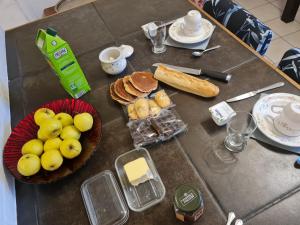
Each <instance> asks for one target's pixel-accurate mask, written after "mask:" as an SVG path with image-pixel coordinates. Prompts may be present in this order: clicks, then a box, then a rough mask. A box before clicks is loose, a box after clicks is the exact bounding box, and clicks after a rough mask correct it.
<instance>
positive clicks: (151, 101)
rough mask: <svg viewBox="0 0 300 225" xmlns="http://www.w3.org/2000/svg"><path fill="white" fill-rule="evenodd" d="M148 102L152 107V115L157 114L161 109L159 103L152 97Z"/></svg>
mask: <svg viewBox="0 0 300 225" xmlns="http://www.w3.org/2000/svg"><path fill="white" fill-rule="evenodd" d="M148 104H149V108H150V116H157V115H158V114H159V113H160V111H161V108H160V107H159V105H157V103H156V102H155V101H154V100H151V99H150V100H149V101H148Z"/></svg>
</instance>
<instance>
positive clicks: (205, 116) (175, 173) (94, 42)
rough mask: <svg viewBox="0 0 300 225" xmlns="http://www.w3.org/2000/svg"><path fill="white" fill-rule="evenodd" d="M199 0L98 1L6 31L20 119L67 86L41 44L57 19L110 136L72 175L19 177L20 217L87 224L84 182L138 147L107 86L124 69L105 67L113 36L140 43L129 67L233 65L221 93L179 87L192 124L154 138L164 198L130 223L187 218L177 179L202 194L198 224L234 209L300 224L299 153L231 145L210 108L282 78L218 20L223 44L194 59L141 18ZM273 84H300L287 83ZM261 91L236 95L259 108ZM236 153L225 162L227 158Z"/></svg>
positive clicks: (216, 224)
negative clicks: (28, 180)
mask: <svg viewBox="0 0 300 225" xmlns="http://www.w3.org/2000/svg"><path fill="white" fill-rule="evenodd" d="M192 8H193V6H192V5H191V4H189V2H187V1H184V0H173V1H171V0H152V1H149V0H122V1H116V0H110V1H107V0H98V1H96V2H94V3H92V4H88V5H85V6H82V7H79V8H76V9H73V10H70V11H67V12H65V13H62V14H59V15H56V16H52V17H48V18H46V19H42V20H39V21H36V22H33V23H30V24H27V25H24V26H21V27H18V28H16V29H13V30H10V31H8V32H6V47H7V60H8V75H9V90H10V104H11V116H12V126H15V125H16V124H17V123H18V122H19V121H20V120H21V119H22V118H23V117H24V116H25V115H27V114H28V113H30V112H31V111H32V110H34V109H35V108H37V107H38V106H39V105H41V104H43V103H45V102H48V101H51V100H54V99H59V98H67V97H69V96H68V94H67V93H66V92H65V91H64V90H63V88H62V87H61V86H60V84H59V82H58V79H57V78H56V77H55V75H54V74H53V72H52V71H51V69H50V67H49V66H48V65H47V63H46V61H45V60H44V58H43V57H42V55H41V53H40V52H39V50H38V49H37V47H36V46H35V44H34V37H35V34H36V32H37V30H38V29H39V28H45V27H47V26H51V27H54V28H55V29H56V30H57V31H58V32H59V35H60V36H61V37H62V38H63V39H65V40H67V41H68V42H69V44H70V45H71V48H72V49H73V51H74V53H75V54H76V57H77V59H78V61H79V63H80V65H81V67H82V69H83V71H84V73H85V74H86V77H87V79H88V82H89V83H90V85H91V87H92V91H91V92H89V93H88V94H86V95H85V96H83V98H82V99H84V100H86V101H88V102H90V103H91V104H93V105H94V106H95V107H96V109H97V110H98V111H99V113H100V114H101V117H102V120H103V138H102V142H101V145H100V147H99V149H97V151H96V153H95V154H94V155H93V157H92V158H91V159H90V160H89V161H88V163H87V165H86V166H84V167H83V168H82V169H80V170H79V171H78V172H76V173H75V174H73V175H72V176H69V177H67V178H66V179H64V180H62V181H59V182H57V183H54V184H49V185H27V184H23V183H19V182H16V193H17V210H18V224H20V225H23V224H24V225H34V224H40V225H48V224H49V225H53V224H57V225H58V224H59V225H60V224H67V225H71V224H72V225H75V224H80V225H83V224H89V222H88V218H87V214H86V211H85V208H84V205H83V201H82V199H81V195H80V185H81V184H82V182H83V181H84V180H85V179H87V178H89V177H91V176H93V175H95V174H97V173H99V172H101V171H103V170H106V169H110V170H113V172H114V173H115V170H114V167H113V165H114V160H115V159H116V157H117V156H118V155H120V154H122V153H124V152H126V151H128V150H131V149H132V148H133V145H132V141H131V138H130V135H129V131H128V129H127V127H126V125H125V124H126V118H125V117H124V115H123V113H122V109H121V107H120V106H119V105H118V104H116V103H114V102H113V101H112V100H111V98H110V97H109V95H108V84H109V83H111V82H113V81H114V80H115V79H116V78H115V77H111V76H108V75H106V74H105V73H104V72H103V71H102V70H101V68H100V63H99V61H98V54H99V52H100V51H101V50H102V49H104V48H105V47H108V46H111V45H120V44H130V45H132V46H133V47H134V48H135V53H134V55H133V56H132V57H131V58H130V59H129V61H128V67H127V70H126V71H125V72H124V74H125V73H130V72H132V71H136V70H145V69H147V68H149V67H150V65H152V64H153V63H154V62H166V63H170V64H175V65H182V66H189V67H205V68H207V69H214V70H218V71H228V72H230V73H231V74H233V78H232V81H231V82H230V83H228V84H225V83H221V82H218V81H213V82H214V83H215V84H217V85H218V86H219V87H220V95H219V96H218V97H216V98H214V99H203V98H201V97H197V96H195V95H191V94H187V93H184V92H181V91H178V90H176V89H173V88H171V87H167V86H163V87H164V88H166V89H167V90H168V91H169V92H170V93H172V100H173V101H174V102H175V103H176V105H177V106H176V110H177V111H178V113H179V114H180V115H181V117H182V118H183V120H184V121H185V122H186V123H187V124H188V127H189V129H188V132H187V133H185V134H182V135H180V136H179V137H177V138H174V139H172V140H171V141H169V142H166V143H163V144H157V145H155V146H151V147H148V150H149V151H150V154H151V156H152V158H153V160H154V163H155V164H156V167H157V170H158V172H159V174H160V175H161V178H162V180H163V182H164V184H165V186H166V190H167V194H166V198H165V199H164V200H163V202H162V203H161V204H159V205H156V206H155V207H152V208H150V209H148V210H146V211H145V212H142V213H135V212H132V211H131V212H130V217H129V221H128V224H149V225H150V224H151V225H152V224H153V225H154V224H162V225H168V224H181V222H179V221H177V220H176V219H175V216H174V213H173V209H172V197H173V194H174V190H175V188H176V186H177V185H179V184H181V183H192V184H194V185H196V186H198V187H199V188H200V189H201V191H202V192H203V194H204V199H205V212H204V215H203V217H202V218H201V219H200V220H199V221H198V222H197V223H196V224H199V225H200V224H203V225H223V224H225V222H226V216H227V213H228V212H229V211H234V212H235V213H236V215H237V216H238V217H241V218H243V219H244V221H245V222H246V224H251V225H269V224H270V225H271V224H272V225H297V224H299V222H298V221H299V220H298V217H299V213H300V207H299V204H298V201H299V199H300V195H299V192H298V191H299V190H300V170H297V169H296V168H294V161H295V159H296V158H297V156H296V155H294V154H290V153H287V152H284V151H281V150H280V149H277V148H274V147H271V146H267V145H265V144H263V143H259V142H257V141H255V140H250V141H249V145H248V147H247V150H245V151H244V152H242V153H239V154H231V153H229V152H228V151H226V150H225V149H224V146H223V140H224V136H225V133H226V131H225V128H224V127H222V128H220V127H217V126H216V125H215V124H214V123H213V121H212V120H211V119H210V116H209V113H208V110H207V109H208V107H210V106H212V105H214V104H216V103H218V102H220V101H222V100H225V99H227V98H229V97H233V96H236V95H238V94H240V93H244V92H246V91H250V90H254V89H258V88H261V87H264V86H266V85H269V84H271V83H274V82H278V81H284V78H283V77H281V76H280V75H279V74H278V73H277V72H276V71H275V70H274V69H272V68H271V67H269V66H268V65H267V64H265V63H264V62H263V61H262V60H261V59H259V58H258V57H257V56H255V55H254V54H253V53H252V52H251V51H249V50H248V49H247V48H245V47H244V46H243V45H241V44H240V43H239V42H237V40H235V39H234V38H232V37H231V36H230V35H229V34H228V33H226V32H225V31H224V30H223V29H221V28H220V27H217V28H216V30H215V32H214V34H213V36H212V39H211V41H210V46H214V45H216V44H220V45H222V48H220V49H218V50H216V51H213V52H210V53H208V54H205V55H204V56H202V57H201V58H200V59H199V58H192V57H191V51H190V50H184V49H176V48H171V47H168V49H167V52H166V53H164V54H162V55H155V54H152V52H151V44H150V42H149V41H148V40H147V39H146V38H145V36H144V34H143V32H142V31H141V29H140V26H141V25H143V24H145V23H147V22H149V21H153V20H160V19H161V20H170V19H174V18H178V17H179V16H182V15H184V14H185V13H186V12H187V11H188V10H190V9H192ZM272 92H289V93H294V94H298V95H299V90H298V89H296V88H295V87H294V86H292V85H291V84H289V83H288V82H286V85H285V86H284V87H283V88H281V89H278V90H274V91H272ZM257 99H258V96H257V97H253V98H250V99H247V100H244V101H240V102H236V103H233V104H232V107H233V108H234V109H243V110H249V111H250V110H251V109H252V107H253V105H254V103H255V101H256V100H257ZM220 155H221V156H223V157H226V158H228V157H230V158H231V160H230V161H229V162H228V161H224V160H222V157H221V158H220V157H217V156H220ZM115 174H116V173H115Z"/></svg>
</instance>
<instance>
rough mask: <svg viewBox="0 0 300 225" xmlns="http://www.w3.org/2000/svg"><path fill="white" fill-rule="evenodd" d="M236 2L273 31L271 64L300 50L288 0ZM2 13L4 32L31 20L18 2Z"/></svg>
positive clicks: (298, 26) (6, 2) (1, 5)
mask: <svg viewBox="0 0 300 225" xmlns="http://www.w3.org/2000/svg"><path fill="white" fill-rule="evenodd" d="M43 1H47V0H43ZM48 1H50V0H48ZM52 1H53V0H52ZM73 1H74V4H78V3H79V2H80V1H82V2H85V3H86V2H87V1H89V0H73ZM235 1H236V2H238V3H239V4H240V5H242V6H243V7H244V8H246V9H247V10H249V11H250V12H251V13H253V14H254V15H255V16H257V17H258V18H259V19H260V20H262V21H263V22H264V23H266V24H267V25H268V26H269V27H270V28H271V29H272V30H273V32H274V35H273V39H272V42H271V45H270V47H269V49H268V51H267V53H266V56H265V57H266V58H267V59H269V60H270V61H271V62H273V63H274V64H276V65H277V64H278V62H279V61H280V59H281V57H282V55H283V53H284V52H285V51H286V50H288V49H290V48H292V47H299V48H300V9H299V10H298V14H297V16H296V19H295V21H294V22H291V23H288V24H286V23H284V22H282V21H281V20H280V16H281V14H282V10H283V8H284V6H285V3H286V0H235ZM0 12H1V13H0V26H1V27H2V28H3V29H4V30H7V29H11V28H13V27H16V26H19V25H22V24H24V23H27V22H29V21H30V19H29V18H27V17H26V13H24V12H23V11H22V7H20V5H19V4H18V1H17V0H0Z"/></svg>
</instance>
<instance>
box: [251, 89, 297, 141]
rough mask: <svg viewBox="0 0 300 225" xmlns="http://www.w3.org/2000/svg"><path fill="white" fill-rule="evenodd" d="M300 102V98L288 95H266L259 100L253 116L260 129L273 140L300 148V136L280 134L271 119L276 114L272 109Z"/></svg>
mask: <svg viewBox="0 0 300 225" xmlns="http://www.w3.org/2000/svg"><path fill="white" fill-rule="evenodd" d="M295 101H297V102H300V96H297V95H293V94H288V93H274V94H270V95H266V96H264V97H262V98H261V99H259V100H258V101H257V102H256V104H255V105H254V108H253V111H252V113H253V116H254V118H255V120H256V123H257V127H258V129H259V130H260V131H261V132H262V133H263V134H264V135H266V136H267V137H268V138H270V139H271V140H273V141H275V142H277V143H280V144H282V145H285V146H290V147H300V136H298V137H289V136H286V135H284V134H282V133H280V132H279V131H278V130H277V129H276V128H275V127H274V122H273V120H272V119H271V118H272V117H275V116H276V115H278V114H276V113H274V110H273V111H272V108H273V109H274V108H276V107H277V108H278V106H285V105H287V104H289V103H290V102H295Z"/></svg>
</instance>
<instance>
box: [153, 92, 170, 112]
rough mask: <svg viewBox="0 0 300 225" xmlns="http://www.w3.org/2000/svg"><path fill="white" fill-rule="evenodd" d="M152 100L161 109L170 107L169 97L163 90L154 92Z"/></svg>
mask: <svg viewBox="0 0 300 225" xmlns="http://www.w3.org/2000/svg"><path fill="white" fill-rule="evenodd" d="M154 99H155V101H156V102H157V104H158V105H159V106H160V107H162V108H165V107H168V106H169V105H171V99H170V98H169V96H168V95H167V93H166V92H165V90H160V91H158V92H156V93H155V97H154Z"/></svg>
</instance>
